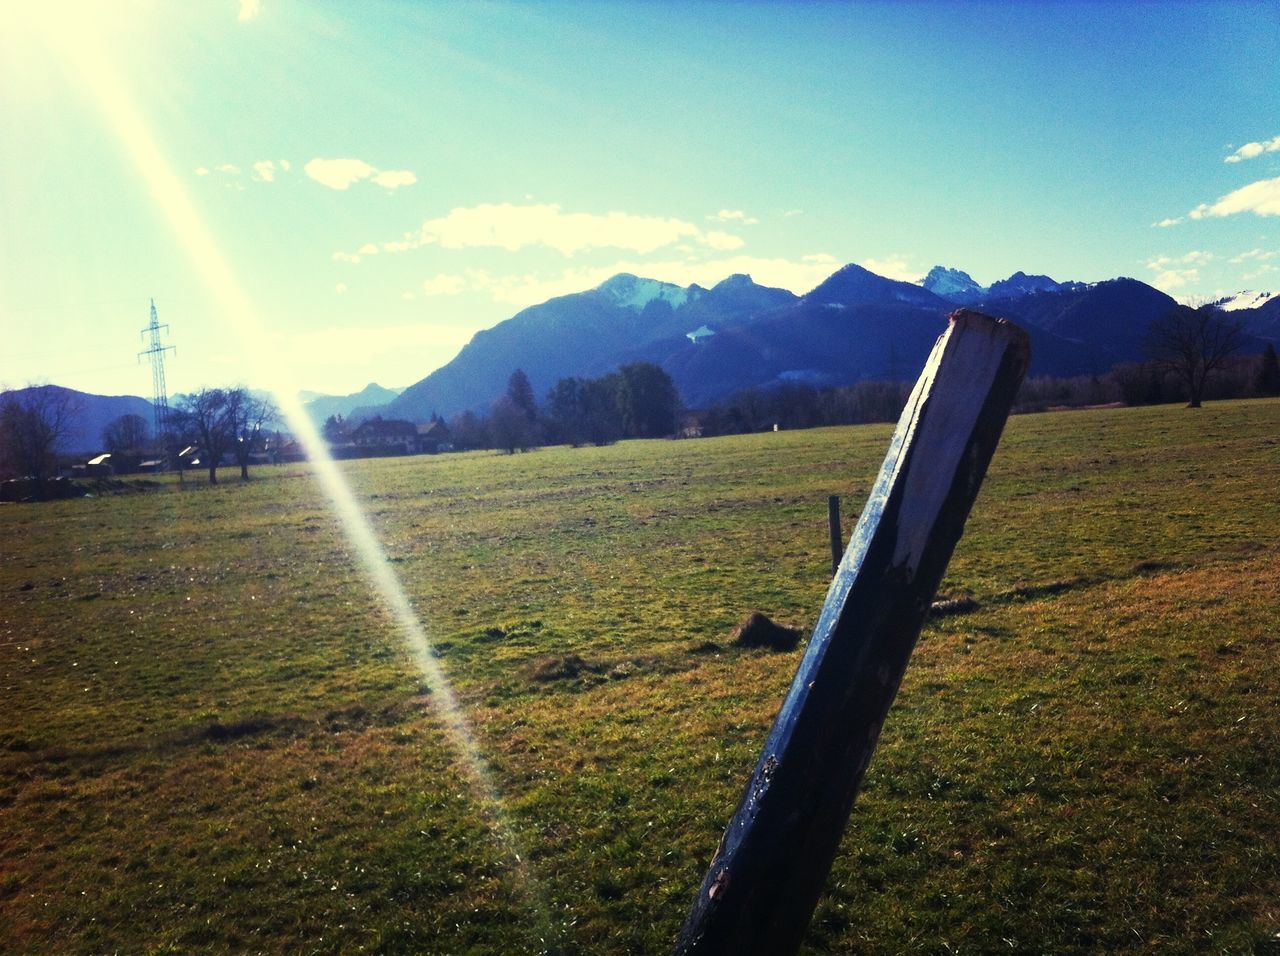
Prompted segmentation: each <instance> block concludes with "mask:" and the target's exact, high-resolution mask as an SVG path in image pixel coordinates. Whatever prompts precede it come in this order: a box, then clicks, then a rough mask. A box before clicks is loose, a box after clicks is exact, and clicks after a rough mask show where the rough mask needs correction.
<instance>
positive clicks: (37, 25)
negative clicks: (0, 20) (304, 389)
mask: <svg viewBox="0 0 1280 956" xmlns="http://www.w3.org/2000/svg"><path fill="white" fill-rule="evenodd" d="M246 6H252V7H253V8H254V9H255V10H256V4H247V5H246ZM61 9H62V8H61V7H60V6H54V7H49V8H45V9H43V10H35V9H33V8H24V10H23V14H22V16H20V17H19V18H18V19H19V21H20V22H21V23H22V25H23V28H24V29H27V30H28V31H29V32H28V36H29V37H31V38H34V37H35V36H36V35H37V34H38V35H40V36H41V37H42V39H43V41H44V43H45V44H46V45H47V47H48V48H49V49H50V50H52V51H56V53H57V54H58V57H59V59H60V60H61V62H62V63H63V64H64V65H66V66H67V67H69V68H70V69H71V70H72V71H73V72H74V73H76V74H78V75H79V79H80V81H81V82H79V83H78V84H77V85H78V86H79V87H80V88H81V89H82V90H84V91H85V92H86V93H87V95H88V96H89V97H90V98H91V99H92V101H93V103H94V105H96V107H97V108H98V110H99V111H100V112H101V115H102V116H103V118H104V119H105V121H106V124H107V125H108V126H109V127H110V129H111V131H112V132H113V133H114V135H115V137H116V139H117V140H118V141H119V143H120V145H121V146H122V147H123V149H124V150H125V151H126V152H127V154H128V155H129V157H130V158H131V159H132V161H133V164H134V166H135V167H136V169H137V171H138V173H139V175H140V176H141V177H142V179H143V180H144V181H145V182H146V183H147V185H148V186H149V188H150V192H151V195H152V198H153V199H154V201H155V204H156V206H157V208H158V209H160V210H161V211H162V213H163V215H164V217H165V218H166V219H167V220H168V222H169V224H170V226H171V227H172V229H173V232H174V234H175V236H176V237H177V239H178V241H179V243H180V245H181V247H182V248H183V250H184V251H185V252H186V253H187V255H188V256H189V257H190V259H191V261H192V262H193V263H194V265H195V266H196V268H197V270H198V272H199V274H200V276H201V278H202V279H203V280H204V283H205V285H206V286H207V289H208V292H209V294H210V296H211V298H212V300H213V302H214V303H215V305H216V306H217V311H218V312H219V313H221V315H222V316H223V318H224V320H225V322H226V324H227V326H228V327H229V329H230V330H231V331H232V332H234V333H235V335H236V337H237V339H238V340H239V344H240V346H241V352H242V356H243V359H244V361H245V363H246V366H247V370H248V372H249V379H250V380H252V381H255V382H262V383H266V384H268V385H269V387H270V389H271V391H272V392H273V393H274V396H275V399H276V402H277V404H278V407H279V408H280V410H281V412H282V413H283V414H284V416H285V418H286V419H287V422H288V426H289V428H290V429H291V430H292V432H293V433H294V435H295V436H296V437H297V438H298V440H299V441H301V442H302V443H303V445H305V446H306V448H307V451H308V456H309V458H310V460H311V462H312V464H313V469H314V473H315V475H316V478H317V479H318V481H319V484H320V486H321V488H322V489H323V491H324V493H325V495H326V496H327V497H328V499H329V502H330V506H331V507H332V509H333V511H334V513H335V514H336V515H337V516H338V517H339V518H340V520H341V523H342V527H343V529H344V532H345V534H346V536H347V539H348V540H349V542H350V543H351V545H352V546H353V550H354V551H355V553H356V554H357V555H358V559H359V563H360V565H361V567H362V569H363V571H364V573H365V575H366V577H367V578H368V580H369V581H370V583H371V585H372V586H373V587H374V589H375V590H376V592H377V594H378V595H379V596H380V598H381V600H382V603H383V605H384V607H385V608H386V610H387V611H388V612H389V613H390V614H391V615H392V617H393V618H394V620H395V622H396V625H397V626H398V628H399V630H400V633H401V635H402V636H403V639H404V642H405V645H406V648H407V650H408V653H409V656H410V657H411V659H412V660H413V663H414V666H415V667H416V668H417V670H418V672H419V673H420V675H421V677H422V678H423V680H424V681H425V683H426V684H427V686H428V687H429V688H430V689H431V699H432V701H433V704H434V706H435V709H436V713H437V716H438V717H439V719H440V720H441V722H442V723H443V724H444V726H445V729H446V730H447V732H448V735H449V738H450V740H451V743H452V746H453V747H454V748H455V750H456V752H457V754H458V755H459V756H460V757H461V758H462V762H463V765H464V767H465V768H466V773H467V776H468V777H469V780H468V781H467V783H468V786H469V788H470V790H471V792H472V795H473V797H474V798H475V800H476V803H477V808H478V810H479V812H480V813H482V814H483V815H484V816H485V818H486V819H487V820H488V821H489V823H490V825H491V826H492V828H493V830H494V833H495V835H496V836H497V838H498V839H499V841H500V842H501V843H502V844H503V846H504V849H505V852H506V853H507V854H509V856H510V857H511V860H512V861H513V865H514V866H515V868H516V871H517V873H518V874H519V875H520V878H521V882H522V885H524V886H525V887H526V888H527V889H528V890H529V891H530V892H531V893H532V895H533V897H534V899H535V901H536V900H537V899H538V894H537V893H536V888H535V887H534V886H533V884H532V882H531V880H530V877H529V874H528V872H527V869H526V867H525V864H524V862H523V860H522V856H521V854H520V853H519V851H518V846H517V843H516V841H515V839H514V836H513V833H512V830H511V828H510V826H509V825H508V824H507V823H506V822H505V821H504V817H503V814H502V809H501V801H500V798H499V795H498V792H497V789H496V787H495V786H494V784H493V782H492V779H491V776H490V774H489V772H488V770H487V768H486V766H485V763H484V761H483V759H482V758H481V757H480V754H479V752H478V750H477V747H476V744H475V741H474V739H473V737H472V734H471V731H470V728H469V727H468V725H467V722H466V719H465V717H464V716H463V713H462V710H461V707H460V706H459V703H458V700H457V698H456V697H455V696H454V694H453V691H452V689H451V688H450V686H449V681H448V679H447V677H446V675H445V674H444V672H443V671H442V669H441V668H440V666H439V665H438V664H437V662H436V660H435V656H434V653H433V651H432V647H431V643H430V641H429V639H428V637H427V633H426V630H425V628H424V627H423V624H422V622H421V621H420V620H419V618H418V615H417V613H416V612H415V610H414V608H413V606H412V604H411V602H410V600H409V597H408V595H407V594H406V592H405V590H404V587H403V585H402V584H401V582H400V580H399V578H398V577H397V576H396V574H395V573H394V572H393V571H392V570H391V566H390V564H389V562H388V559H387V555H386V553H385V551H384V550H383V548H382V545H381V544H380V543H379V541H378V539H377V537H376V536H375V534H374V532H373V529H372V527H371V525H370V524H369V521H368V519H367V518H366V517H365V515H364V512H363V511H362V510H361V507H360V505H359V503H358V502H357V501H356V499H355V497H354V495H353V494H352V492H351V489H350V487H349V486H348V485H347V483H346V480H345V479H344V477H343V475H342V473H341V472H340V471H339V469H338V468H337V466H336V465H335V463H334V461H333V459H332V458H331V457H330V456H329V453H328V449H327V446H326V445H325V443H324V442H323V441H322V440H321V438H320V436H319V434H318V432H317V430H316V428H315V425H314V424H313V423H312V422H311V419H310V418H309V417H308V416H307V414H306V412H305V410H304V409H303V407H302V404H301V402H300V401H299V399H298V389H297V388H296V387H295V382H294V381H293V380H292V376H291V374H290V372H289V370H288V369H287V368H286V367H285V366H284V363H282V361H281V356H280V355H279V354H278V353H276V352H271V353H270V354H267V353H266V352H265V351H264V350H263V349H261V348H260V347H257V346H256V345H255V344H254V343H256V342H261V341H263V340H264V339H265V338H266V337H267V333H266V329H265V326H264V324H263V322H262V321H261V319H260V317H259V316H258V315H257V313H256V311H255V309H254V307H253V305H252V303H251V302H250V301H249V300H248V298H247V296H246V295H245V294H244V292H243V290H242V289H241V287H240V285H239V283H238V282H237V280H236V276H235V274H234V272H233V270H232V268H231V265H230V263H229V261H228V260H227V258H226V257H225V256H224V255H223V253H222V251H221V249H220V247H219V246H218V244H217V242H216V241H215V239H214V237H213V235H212V233H211V232H210V231H209V229H208V227H207V225H206V223H205V220H204V218H203V217H202V216H201V215H200V213H199V211H198V210H197V209H196V208H195V206H194V205H193V204H192V202H191V200H190V198H189V197H188V194H187V191H186V189H185V188H184V186H183V184H182V182H181V180H180V179H179V178H178V176H177V175H176V174H175V173H174V170H173V167H172V166H171V165H170V164H169V163H168V162H167V160H166V159H165V157H164V155H163V153H162V152H161V149H160V146H159V144H158V143H157V141H156V139H155V137H154V136H153V135H152V132H151V127H150V126H149V125H148V123H147V122H146V120H145V119H144V117H143V115H142V113H141V112H140V111H139V109H138V108H137V106H136V104H135V102H134V101H133V99H132V98H131V97H130V96H129V94H128V92H127V90H126V88H125V86H124V84H123V83H122V80H121V77H120V75H119V73H118V71H117V70H116V69H115V68H114V64H113V62H112V61H111V59H110V57H109V56H108V54H107V52H106V50H107V48H106V45H105V44H104V43H103V42H102V41H101V34H100V33H99V32H97V29H96V28H97V26H98V25H100V23H101V16H102V14H103V13H104V11H105V10H106V9H107V8H106V5H99V4H87V5H85V10H86V11H91V12H92V13H93V14H94V17H93V18H90V17H83V18H77V17H73V18H70V20H71V21H72V22H68V18H67V17H66V16H65V14H61V15H60V12H59V11H61Z"/></svg>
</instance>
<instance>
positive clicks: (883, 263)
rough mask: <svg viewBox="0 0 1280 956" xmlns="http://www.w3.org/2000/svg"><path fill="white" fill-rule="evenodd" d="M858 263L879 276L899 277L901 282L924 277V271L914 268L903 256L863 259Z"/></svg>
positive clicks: (915, 280) (887, 277)
mask: <svg viewBox="0 0 1280 956" xmlns="http://www.w3.org/2000/svg"><path fill="white" fill-rule="evenodd" d="M858 264H859V265H860V266H862V268H864V269H867V270H868V271H870V272H874V273H875V274H876V275H878V276H884V277H885V278H886V279H897V280H898V281H899V282H918V281H920V280H921V279H922V278H924V273H923V272H920V271H918V270H916V269H912V268H911V267H910V266H909V265H907V260H906V259H904V258H903V257H902V256H889V257H888V258H887V259H863V260H862V261H861V262H860V263H858Z"/></svg>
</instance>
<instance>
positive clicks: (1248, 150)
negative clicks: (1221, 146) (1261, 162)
mask: <svg viewBox="0 0 1280 956" xmlns="http://www.w3.org/2000/svg"><path fill="white" fill-rule="evenodd" d="M1276 152H1280V136H1273V137H1272V138H1271V139H1264V140H1262V141H1261V142H1256V143H1245V144H1244V145H1243V146H1241V147H1240V148H1239V149H1237V150H1236V151H1235V152H1234V153H1232V154H1231V155H1230V156H1228V157H1227V158H1226V159H1224V160H1223V162H1224V163H1238V162H1241V161H1243V160H1246V159H1253V158H1254V157H1256V156H1261V155H1262V154H1263V153H1276Z"/></svg>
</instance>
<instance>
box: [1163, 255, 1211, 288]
mask: <svg viewBox="0 0 1280 956" xmlns="http://www.w3.org/2000/svg"><path fill="white" fill-rule="evenodd" d="M1217 258H1218V256H1217V255H1216V254H1214V253H1212V252H1206V251H1204V250H1201V249H1193V250H1192V251H1191V252H1188V253H1185V254H1183V255H1181V256H1156V257H1155V258H1154V259H1152V260H1151V261H1150V262H1148V263H1147V268H1148V269H1150V270H1151V271H1152V272H1154V273H1155V274H1156V276H1155V278H1154V279H1152V280H1151V284H1152V285H1153V286H1155V287H1156V288H1157V289H1159V290H1160V291H1162V292H1173V291H1174V290H1175V289H1182V288H1185V287H1186V286H1187V285H1189V284H1191V283H1194V282H1198V281H1200V269H1199V267H1200V266H1202V265H1206V264H1208V263H1210V262H1213V261H1215V260H1216V259H1217Z"/></svg>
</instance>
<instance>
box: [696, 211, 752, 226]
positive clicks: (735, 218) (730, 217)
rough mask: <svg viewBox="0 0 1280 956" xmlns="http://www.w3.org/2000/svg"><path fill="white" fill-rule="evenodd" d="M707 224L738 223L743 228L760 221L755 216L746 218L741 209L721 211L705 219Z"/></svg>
mask: <svg viewBox="0 0 1280 956" xmlns="http://www.w3.org/2000/svg"><path fill="white" fill-rule="evenodd" d="M707 221H708V222H738V223H741V224H742V225H744V226H754V225H755V224H756V223H758V222H759V221H760V220H759V219H757V218H756V217H755V216H748V215H747V214H746V213H745V212H743V211H742V210H741V209H721V210H720V211H719V212H718V213H716V214H715V215H714V216H708V217H707Z"/></svg>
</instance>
